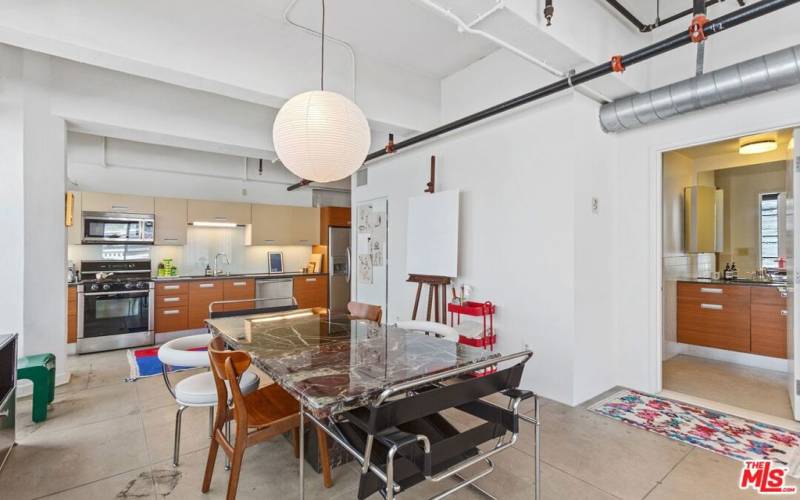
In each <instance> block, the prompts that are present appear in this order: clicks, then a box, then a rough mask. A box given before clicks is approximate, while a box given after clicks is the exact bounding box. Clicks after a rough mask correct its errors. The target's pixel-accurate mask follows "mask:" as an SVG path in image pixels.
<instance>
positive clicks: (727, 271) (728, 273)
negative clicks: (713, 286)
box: [722, 262, 731, 280]
mask: <svg viewBox="0 0 800 500" xmlns="http://www.w3.org/2000/svg"><path fill="white" fill-rule="evenodd" d="M722 279H724V280H729V279H731V265H730V264H729V263H728V262H726V263H725V270H724V271H722Z"/></svg>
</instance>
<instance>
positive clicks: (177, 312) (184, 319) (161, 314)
mask: <svg viewBox="0 0 800 500" xmlns="http://www.w3.org/2000/svg"><path fill="white" fill-rule="evenodd" d="M188 311H189V308H188V307H187V306H180V307H164V308H160V309H156V314H155V317H156V333H164V332H177V331H180V330H186V329H187V325H188V318H189V316H188Z"/></svg>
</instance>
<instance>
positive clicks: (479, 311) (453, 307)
mask: <svg viewBox="0 0 800 500" xmlns="http://www.w3.org/2000/svg"><path fill="white" fill-rule="evenodd" d="M447 310H448V311H449V312H450V326H452V327H454V328H455V327H456V326H457V325H460V324H461V317H462V316H470V317H473V318H481V320H482V323H483V329H482V331H480V334H478V335H470V336H466V335H461V334H459V337H458V343H459V344H464V345H469V346H472V347H481V348H483V349H488V350H490V351H494V345H495V344H496V343H497V335H496V334H495V331H494V312H495V306H494V304H492V303H491V302H489V301H486V302H475V301H471V300H468V301H466V302H464V303H462V304H453V303H449V304H447ZM475 323H477V324H478V325H480V324H481V322H475ZM495 371H497V367H491V368H486V369H484V370H479V371H477V372H474V373H473V374H474V375H475V376H477V377H481V376H483V375H488V374H490V373H494V372H495Z"/></svg>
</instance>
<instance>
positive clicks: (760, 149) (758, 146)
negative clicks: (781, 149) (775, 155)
mask: <svg viewBox="0 0 800 500" xmlns="http://www.w3.org/2000/svg"><path fill="white" fill-rule="evenodd" d="M776 149H778V142H777V141H775V140H773V139H768V140H761V141H753V142H748V143H745V144H742V145H741V146H739V154H740V155H754V154H759V153H767V152H769V151H775V150H776Z"/></svg>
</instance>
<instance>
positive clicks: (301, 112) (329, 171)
mask: <svg viewBox="0 0 800 500" xmlns="http://www.w3.org/2000/svg"><path fill="white" fill-rule="evenodd" d="M272 141H273V143H274V145H275V152H276V153H277V154H278V158H280V160H281V162H282V163H283V165H284V166H285V167H286V168H288V169H289V170H290V171H291V172H292V173H293V174H295V175H296V176H298V177H300V178H302V179H308V180H311V181H315V182H331V181H337V180H339V179H344V178H345V177H349V176H350V175H352V174H353V172H355V171H356V170H358V168H359V167H360V166H361V165H362V164H363V163H364V159H365V158H366V157H367V153H368V152H369V146H370V133H369V124H368V123H367V119H366V117H365V116H364V113H362V112H361V110H360V109H359V108H358V106H356V105H355V104H354V103H353V102H352V101H351V100H350V99H347V98H346V97H344V96H342V95H340V94H337V93H335V92H329V91H325V90H312V91H310V92H303V93H302V94H298V95H296V96H294V97H292V98H291V99H289V100H288V101H287V102H286V104H284V105H283V107H282V108H281V110H280V111H278V116H276V117H275V124H274V125H273V129H272Z"/></svg>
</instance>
